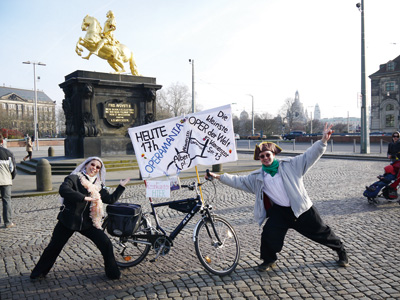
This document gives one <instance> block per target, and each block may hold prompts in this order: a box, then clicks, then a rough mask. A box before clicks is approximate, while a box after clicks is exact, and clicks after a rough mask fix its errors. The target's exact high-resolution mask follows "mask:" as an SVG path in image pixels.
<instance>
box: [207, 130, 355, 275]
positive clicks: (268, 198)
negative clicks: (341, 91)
mask: <svg viewBox="0 0 400 300" xmlns="http://www.w3.org/2000/svg"><path fill="white" fill-rule="evenodd" d="M331 129H332V125H331V126H329V127H327V124H325V128H324V131H323V136H322V139H321V140H320V141H318V142H316V143H314V144H313V145H312V146H311V147H310V148H308V149H307V150H306V151H305V152H304V153H303V154H302V155H298V156H295V157H291V158H285V159H281V160H277V159H276V158H275V156H276V155H277V154H279V153H280V152H281V151H282V149H281V148H280V147H279V146H278V145H276V144H274V143H272V142H263V143H261V144H260V145H257V146H256V149H255V151H254V159H255V160H261V163H262V166H261V168H260V169H258V170H256V171H254V172H252V173H250V174H249V175H246V176H238V175H230V174H226V173H225V174H222V175H218V174H215V173H210V176H212V177H214V178H217V179H219V180H220V181H221V182H222V183H224V184H227V185H229V186H231V187H234V188H238V189H241V190H243V191H246V192H249V193H253V194H255V195H256V199H255V206H254V217H255V219H256V221H257V222H258V224H259V225H260V226H261V225H262V223H263V222H264V221H265V220H266V221H265V224H264V227H263V231H262V234H261V247H260V257H261V260H262V263H261V264H260V265H259V266H258V267H257V268H258V270H259V271H260V272H264V271H267V270H269V269H270V268H272V267H274V266H275V262H276V260H277V259H278V257H277V253H279V252H280V251H281V250H282V247H283V243H284V238H285V236H286V233H287V231H288V229H289V228H293V229H294V230H296V231H297V232H299V233H300V234H302V235H303V236H305V237H308V238H310V239H311V240H313V241H315V242H317V243H320V244H322V245H325V246H327V247H329V248H330V249H332V250H334V251H336V252H337V254H338V256H339V260H338V261H337V263H338V264H339V265H340V266H342V267H346V266H348V265H349V263H348V258H347V254H346V250H345V248H344V246H343V243H342V242H341V240H340V239H339V238H338V237H337V236H336V235H335V234H334V232H333V231H332V229H331V228H330V227H329V226H327V225H325V223H324V222H323V221H322V219H321V217H320V215H319V213H318V211H317V209H316V208H315V207H314V206H313V203H312V202H311V199H310V198H309V196H308V194H307V191H306V189H305V187H304V183H303V177H304V175H305V174H306V173H307V171H308V170H309V169H310V168H311V167H312V166H313V165H314V164H315V163H316V162H317V161H318V160H319V158H320V157H321V156H322V154H323V153H324V152H325V150H326V146H327V142H328V140H329V139H330V137H331V135H332V133H333V131H332V130H331ZM206 177H207V176H206Z"/></svg>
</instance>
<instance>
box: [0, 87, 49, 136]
mask: <svg viewBox="0 0 400 300" xmlns="http://www.w3.org/2000/svg"><path fill="white" fill-rule="evenodd" d="M55 110H56V102H55V101H53V100H51V99H50V98H49V97H48V96H47V95H46V94H45V93H44V92H42V91H37V116H38V135H39V138H43V137H48V136H54V135H55V134H56V118H55V114H56V111H55ZM34 112H35V93H34V91H33V90H24V89H17V88H11V87H4V86H1V87H0V128H8V129H17V130H19V131H20V132H21V133H23V134H29V135H33V133H34Z"/></svg>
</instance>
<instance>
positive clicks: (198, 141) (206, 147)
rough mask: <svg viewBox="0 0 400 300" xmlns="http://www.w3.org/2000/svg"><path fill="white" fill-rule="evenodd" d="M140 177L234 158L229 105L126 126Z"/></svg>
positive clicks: (235, 157)
mask: <svg viewBox="0 0 400 300" xmlns="http://www.w3.org/2000/svg"><path fill="white" fill-rule="evenodd" d="M128 132H129V136H130V138H131V140H132V144H133V148H134V150H135V154H136V158H137V161H138V164H139V168H140V172H141V174H142V177H143V179H146V178H154V177H159V176H163V175H175V174H179V172H181V171H183V170H187V169H190V168H193V167H194V166H196V165H198V164H200V165H206V166H208V165H210V166H211V165H215V164H222V163H227V162H231V161H236V160H237V154H236V145H235V138H234V132H233V124H232V112H231V106H230V105H225V106H221V107H217V108H214V109H210V110H205V111H202V112H198V113H194V114H190V115H187V116H181V117H176V118H171V119H167V120H162V121H158V122H154V123H150V124H146V125H143V126H138V127H133V128H129V130H128Z"/></svg>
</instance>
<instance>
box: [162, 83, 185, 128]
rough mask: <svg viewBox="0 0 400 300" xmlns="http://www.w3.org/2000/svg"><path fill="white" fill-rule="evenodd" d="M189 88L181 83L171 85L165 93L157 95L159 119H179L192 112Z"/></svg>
mask: <svg viewBox="0 0 400 300" xmlns="http://www.w3.org/2000/svg"><path fill="white" fill-rule="evenodd" d="M190 98H191V94H190V92H189V88H188V87H187V86H186V85H184V84H181V83H179V82H176V83H173V84H171V85H170V86H169V87H168V88H167V89H166V90H165V91H164V90H161V91H159V92H158V93H157V119H158V120H161V119H163V118H165V117H177V116H180V115H182V114H185V113H189V112H191V108H190V107H189V99H190Z"/></svg>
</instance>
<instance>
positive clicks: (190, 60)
mask: <svg viewBox="0 0 400 300" xmlns="http://www.w3.org/2000/svg"><path fill="white" fill-rule="evenodd" d="M189 63H190V64H192V113H194V59H190V58H189Z"/></svg>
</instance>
